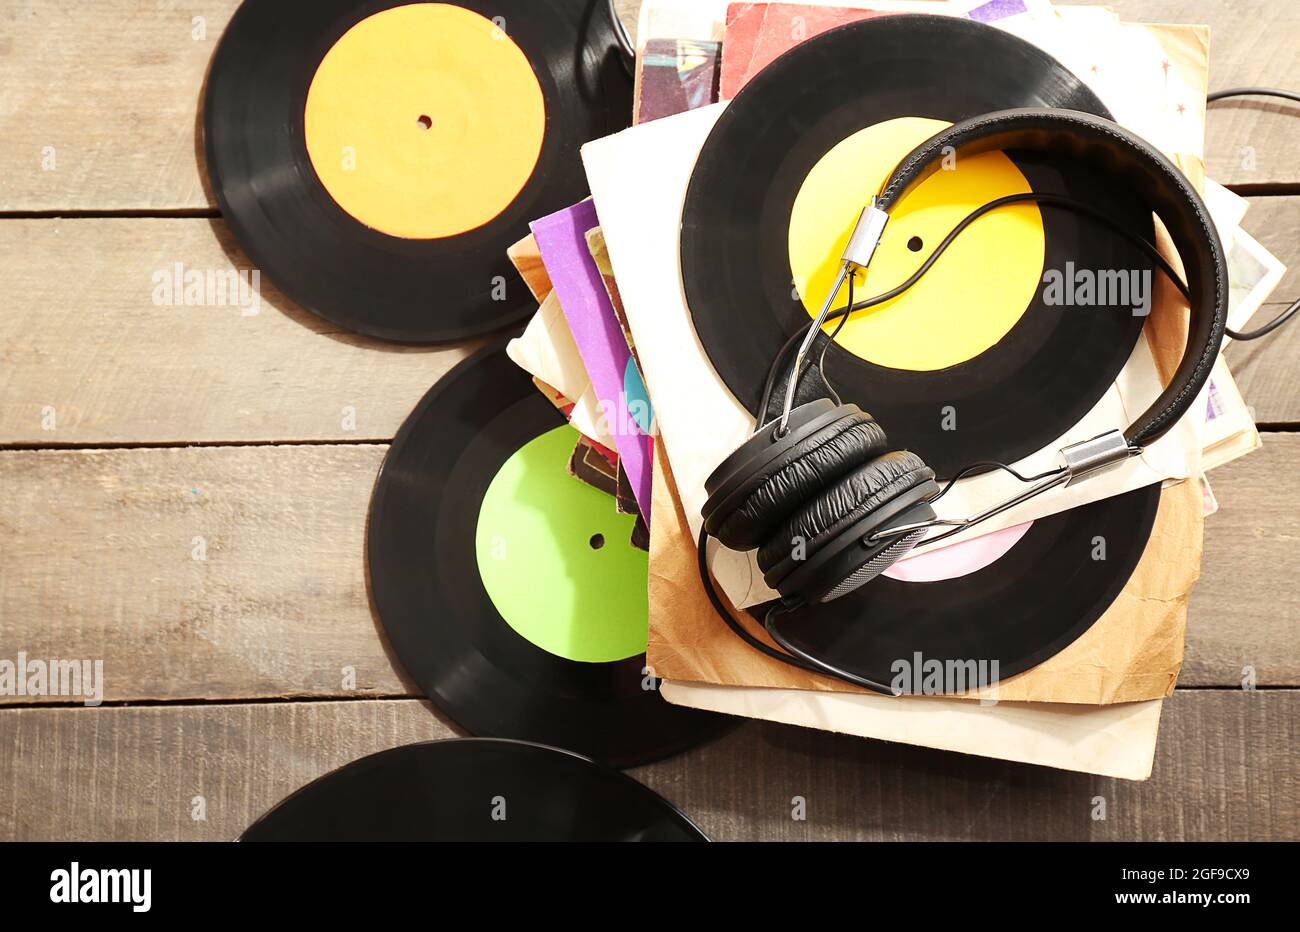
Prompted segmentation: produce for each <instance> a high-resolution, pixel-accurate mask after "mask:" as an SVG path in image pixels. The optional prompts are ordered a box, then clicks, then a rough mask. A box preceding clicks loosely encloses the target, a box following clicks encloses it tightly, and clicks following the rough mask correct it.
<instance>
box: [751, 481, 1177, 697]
mask: <svg viewBox="0 0 1300 932" xmlns="http://www.w3.org/2000/svg"><path fill="white" fill-rule="evenodd" d="M1159 507H1160V486H1158V485H1156V486H1151V487H1150V488H1146V489H1139V490H1137V491H1134V492H1129V493H1127V494H1126V495H1122V496H1119V497H1116V498H1108V499H1103V500H1102V501H1099V502H1096V503H1094V504H1091V505H1084V506H1083V507H1081V508H1075V509H1073V510H1071V511H1067V512H1063V513H1061V514H1057V515H1052V516H1051V517H1048V518H1043V519H1041V520H1039V521H1035V522H1034V523H1033V525H1032V527H1030V528H1029V530H1028V531H1027V532H1026V533H1025V534H1024V536H1023V537H1022V538H1020V540H1019V541H1018V542H1016V543H1015V545H1014V546H1013V547H1012V548H1011V549H1010V550H1009V551H1008V552H1007V553H1006V554H1005V555H1003V556H1002V557H1001V558H1000V559H998V560H996V561H995V562H993V563H992V564H991V565H989V566H986V567H984V568H982V569H979V570H977V571H976V572H973V573H970V574H968V575H966V576H961V577H958V578H955V579H948V580H943V581H936V582H901V581H899V580H896V579H892V578H889V577H888V576H882V577H880V578H877V579H875V580H873V581H872V582H871V583H870V584H869V585H866V586H863V587H862V588H861V589H859V590H858V591H857V592H856V593H853V594H852V595H849V596H845V597H844V598H842V599H839V600H837V601H835V602H829V603H827V604H825V605H818V606H812V607H808V608H803V609H800V610H799V611H797V612H793V613H791V614H789V615H784V616H777V618H776V619H775V620H774V622H773V625H772V628H771V631H772V633H773V635H774V637H776V639H777V641H778V643H781V644H782V645H783V646H786V647H787V648H791V647H792V648H795V649H796V650H797V651H798V652H800V653H803V654H806V655H809V656H813V657H816V658H817V659H818V660H820V661H822V662H823V663H826V664H829V665H830V666H832V667H835V668H837V669H839V670H844V671H846V672H849V673H852V674H854V675H856V676H857V677H859V678H860V679H863V680H867V681H870V682H873V683H876V684H877V685H879V686H882V687H884V688H886V689H892V688H893V687H894V685H895V679H896V677H897V676H898V675H899V674H900V673H902V674H904V679H903V680H902V681H900V688H901V689H902V691H903V692H905V693H911V692H917V691H918V690H916V689H914V688H912V687H913V686H914V684H915V683H917V682H919V675H918V670H919V668H920V667H923V666H924V663H925V662H930V661H937V662H938V663H940V664H943V665H944V666H945V668H946V667H947V665H948V664H949V663H950V662H951V663H954V664H973V666H970V667H969V668H968V669H970V670H971V671H973V672H975V673H977V674H978V677H979V678H980V679H981V680H984V679H989V680H993V681H997V680H1007V679H1009V678H1010V677H1013V676H1015V675H1017V674H1019V673H1023V672H1025V671H1026V670H1030V669H1032V668H1034V667H1036V666H1038V665H1039V664H1041V663H1042V662H1043V661H1045V660H1047V659H1048V658H1050V657H1053V656H1055V655H1056V654H1059V653H1060V652H1061V651H1063V650H1065V648H1067V647H1069V646H1070V645H1071V644H1073V643H1074V642H1075V641H1076V640H1077V639H1078V638H1079V637H1080V636H1082V635H1083V634H1084V632H1086V631H1087V630H1088V629H1089V628H1091V627H1092V626H1093V625H1094V624H1095V623H1096V622H1097V621H1098V620H1099V619H1100V618H1101V616H1102V615H1103V614H1105V612H1106V610H1107V609H1108V608H1110V606H1111V605H1112V604H1114V602H1115V600H1116V599H1117V598H1118V597H1119V594H1120V592H1121V591H1123V589H1124V586H1125V585H1127V583H1128V581H1129V579H1130V578H1131V577H1132V575H1133V572H1134V571H1135V570H1136V569H1137V565H1138V562H1139V561H1140V560H1141V559H1142V554H1143V553H1144V552H1145V551H1146V547H1147V544H1148V543H1149V542H1150V540H1151V531H1152V528H1153V527H1154V526H1155V520H1156V514H1157V512H1158V511H1159ZM754 614H755V615H756V616H758V617H762V615H763V614H764V612H763V610H762V609H755V610H754ZM918 657H919V658H921V659H922V663H921V664H918V663H917V662H916V661H917V658H918ZM900 662H901V663H902V664H903V665H904V666H899V667H896V666H895V664H896V663H900ZM995 663H996V667H995V666H994V664H995ZM914 676H917V677H918V678H917V679H914V678H913V677H914ZM969 685H971V686H972V687H973V686H975V685H977V684H976V683H974V682H971V683H969ZM978 685H980V686H984V685H989V684H988V683H987V682H982V681H981V682H979V683H978ZM952 689H953V687H952V686H951V685H948V686H945V687H944V690H943V691H945V692H951V691H952ZM919 691H925V690H924V689H923V690H919Z"/></svg>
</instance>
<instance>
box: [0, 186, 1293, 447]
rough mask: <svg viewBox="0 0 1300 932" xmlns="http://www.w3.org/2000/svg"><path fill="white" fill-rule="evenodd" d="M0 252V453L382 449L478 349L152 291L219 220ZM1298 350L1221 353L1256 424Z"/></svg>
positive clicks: (1265, 207)
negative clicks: (206, 446) (12, 449)
mask: <svg viewBox="0 0 1300 932" xmlns="http://www.w3.org/2000/svg"><path fill="white" fill-rule="evenodd" d="M1251 201H1252V208H1251V213H1250V214H1249V215H1248V218H1247V228H1248V229H1250V230H1251V231H1253V232H1254V233H1255V234H1256V235H1257V236H1258V238H1260V239H1261V241H1262V242H1264V244H1265V245H1266V246H1267V247H1268V248H1269V249H1270V250H1272V251H1274V252H1275V253H1276V254H1277V255H1278V256H1279V258H1281V259H1283V261H1284V262H1287V263H1288V264H1289V265H1290V267H1291V268H1292V269H1294V270H1295V271H1294V272H1293V273H1292V274H1291V275H1290V276H1289V277H1288V279H1287V281H1286V282H1284V284H1283V286H1282V288H1280V289H1279V290H1278V292H1277V295H1278V296H1279V299H1280V298H1281V296H1284V295H1285V296H1290V295H1292V294H1293V293H1294V294H1296V295H1300V197H1281V198H1273V197H1256V198H1252V199H1251ZM0 254H4V255H6V256H10V257H15V261H11V262H10V263H8V264H7V265H6V267H5V271H4V273H3V280H4V283H5V287H6V288H7V290H8V292H9V293H10V294H11V295H14V296H16V300H13V301H11V302H10V304H9V305H8V306H7V308H6V311H5V313H4V314H2V315H0V397H3V398H4V400H5V403H4V404H3V405H0V446H4V445H11V446H12V445H25V446H38V445H39V446H50V445H61V446H71V445H83V446H84V445H105V444H161V443H179V442H191V443H193V442H227V443H249V442H255V443H260V442H289V443H292V442H301V441H324V440H342V441H356V440H359V439H363V440H375V441H387V440H391V439H392V437H393V436H394V435H395V433H396V431H397V429H398V427H400V426H401V424H402V422H403V420H404V419H405V418H406V416H407V414H408V413H409V412H410V411H411V409H412V408H413V407H414V406H415V404H416V402H418V401H419V399H420V398H421V397H422V396H423V395H424V393H425V392H426V391H427V390H428V389H429V387H430V386H431V385H432V384H433V383H434V382H435V381H437V380H438V379H439V378H440V377H441V376H442V375H443V374H445V372H446V371H447V370H448V369H449V368H451V366H452V365H454V364H455V363H456V362H458V361H459V360H460V359H462V358H463V357H464V356H465V355H466V353H467V352H468V350H470V349H472V348H473V346H474V345H477V344H467V345H465V346H460V347H452V348H448V349H441V350H438V349H428V348H416V347H396V346H391V345H386V344H383V343H380V342H378V341H374V340H370V339H367V338H365V337H358V336H354V335H351V334H345V333H342V332H340V331H339V330H337V328H334V327H333V326H332V325H331V324H328V323H326V322H324V321H322V320H320V319H318V318H316V317H315V316H313V315H311V314H309V313H307V312H305V311H302V310H301V309H299V308H298V307H297V306H296V305H294V304H293V303H292V302H290V301H288V300H287V299H286V298H284V297H283V296H282V295H281V294H280V293H279V292H278V291H277V290H276V289H275V287H274V285H272V284H271V283H270V282H269V281H268V280H266V279H260V285H261V289H260V300H258V301H256V302H255V303H254V304H253V305H252V306H250V307H245V306H240V304H239V299H238V296H237V295H234V294H233V293H228V296H227V299H226V301H225V302H224V303H221V302H220V301H219V300H218V301H215V302H212V303H205V304H204V305H200V306H185V294H184V291H183V289H180V290H178V289H176V288H175V287H171V288H170V294H169V293H168V291H169V289H168V286H167V285H166V284H165V282H166V281H169V280H170V281H173V282H174V281H175V279H176V277H177V276H176V270H177V268H178V267H179V268H180V269H181V271H182V272H183V273H198V274H199V275H201V276H203V278H204V279H205V280H206V279H208V278H212V279H213V280H214V281H215V280H217V279H220V278H224V277H227V276H230V275H233V274H236V273H244V274H246V275H247V276H248V281H249V283H250V284H251V283H252V277H251V276H252V273H253V272H254V271H255V270H253V269H251V267H250V266H251V263H250V262H249V260H248V259H247V258H246V257H245V256H244V255H243V254H242V253H241V252H240V250H239V248H238V247H237V246H236V245H235V243H234V242H233V240H232V239H231V237H230V234H229V231H228V229H227V228H226V226H225V225H224V223H222V222H221V221H220V220H206V219H193V218H189V219H106V220H105V219H99V220H94V219H72V220H69V219H48V220H47V219H41V220H4V221H0ZM214 297H218V298H219V294H215V293H214ZM202 301H203V302H208V301H209V299H208V297H207V295H206V292H205V294H204V295H203V298H202ZM1281 310H1282V307H1280V306H1277V305H1270V306H1269V307H1267V308H1266V309H1265V311H1264V312H1261V314H1260V315H1259V316H1258V317H1257V318H1256V325H1258V324H1259V323H1261V322H1263V321H1264V320H1266V319H1268V316H1271V315H1273V314H1277V313H1279V312H1280V311H1281ZM1297 347H1300V328H1294V327H1293V328H1289V329H1288V330H1286V331H1285V332H1283V333H1281V334H1278V335H1277V336H1276V337H1274V338H1273V339H1270V340H1267V341H1264V342H1262V343H1258V344H1252V345H1243V346H1237V347H1233V348H1232V349H1231V350H1230V352H1229V361H1230V363H1232V365H1233V367H1234V372H1235V374H1236V375H1237V376H1238V379H1239V381H1240V382H1241V385H1242V388H1243V390H1244V392H1245V395H1246V399H1247V403H1248V404H1250V405H1251V406H1252V407H1254V408H1255V409H1256V414H1257V417H1258V419H1259V420H1260V421H1261V422H1263V423H1269V424H1290V423H1296V422H1300V390H1298V389H1300V373H1298V370H1297V367H1296V366H1295V364H1294V360H1295V358H1296V353H1295V350H1296V349H1297ZM51 415H52V416H53V417H52V419H51ZM50 428H52V429H50Z"/></svg>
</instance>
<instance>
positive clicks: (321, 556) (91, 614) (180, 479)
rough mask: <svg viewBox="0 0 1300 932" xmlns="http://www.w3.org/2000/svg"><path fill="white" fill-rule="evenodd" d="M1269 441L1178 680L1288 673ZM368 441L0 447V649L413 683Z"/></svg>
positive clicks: (1281, 550)
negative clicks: (395, 644)
mask: <svg viewBox="0 0 1300 932" xmlns="http://www.w3.org/2000/svg"><path fill="white" fill-rule="evenodd" d="M1267 441H1268V446H1267V447H1266V449H1265V451H1264V452H1262V453H1259V454H1256V455H1254V456H1251V457H1248V458H1246V459H1244V460H1242V461H1240V462H1238V463H1236V464H1233V465H1232V466H1229V467H1226V468H1225V469H1223V470H1221V471H1220V472H1217V473H1216V474H1215V477H1214V486H1215V489H1216V491H1217V492H1218V494H1219V496H1220V498H1221V500H1222V503H1223V511H1222V512H1221V513H1220V514H1219V515H1218V516H1216V517H1215V518H1214V519H1212V520H1211V521H1210V522H1209V526H1208V532H1207V533H1208V540H1207V547H1206V560H1205V566H1204V570H1203V573H1202V578H1201V582H1200V583H1199V584H1198V585H1197V588H1196V591H1195V592H1194V594H1193V598H1192V610H1191V621H1190V629H1189V635H1188V650H1187V660H1186V666H1185V671H1184V675H1183V678H1182V680H1181V684H1182V685H1183V686H1229V687H1231V686H1236V685H1238V684H1239V683H1240V682H1241V678H1242V669H1243V667H1244V666H1246V665H1250V666H1253V667H1255V668H1256V670H1257V671H1258V677H1259V683H1260V684H1261V685H1264V686H1287V685H1289V686H1296V685H1300V658H1297V656H1296V653H1295V632H1296V630H1297V621H1300V596H1297V592H1296V590H1295V587H1294V585H1293V580H1291V579H1290V578H1289V577H1287V576H1286V575H1285V574H1284V573H1279V569H1280V568H1282V567H1286V566H1287V565H1288V564H1289V563H1292V562H1294V561H1293V551H1294V546H1295V541H1296V539H1297V537H1300V491H1298V490H1297V489H1296V488H1295V486H1294V483H1286V482H1281V481H1280V477H1281V476H1282V475H1284V474H1285V473H1286V471H1287V470H1288V468H1290V470H1291V472H1294V463H1295V462H1296V459H1297V457H1300V437H1296V436H1292V435H1271V436H1269V437H1268V438H1267ZM384 452H385V448H383V447H381V446H344V447H331V446H320V447H316V446H308V447H254V448H248V447H219V448H202V449H163V450H115V451H75V452H74V451H20V452H13V451H11V452H7V453H0V657H7V658H9V659H13V657H14V655H15V654H16V653H17V652H18V651H20V650H21V651H26V652H27V653H28V655H29V656H32V657H50V658H60V659H91V660H95V659H102V660H104V662H105V681H106V690H105V698H106V699H107V701H109V702H129V701H139V700H167V701H175V700H200V699H203V700H235V699H268V698H286V697H308V698H338V697H351V696H358V695H360V696H413V695H416V694H417V693H416V691H415V690H414V689H413V687H412V686H411V685H410V684H409V683H407V682H404V679H403V676H402V674H401V673H400V672H399V667H398V666H397V664H396V663H395V662H394V661H393V660H392V659H391V658H390V657H389V655H388V653H387V652H386V650H385V647H384V643H383V639H382V636H381V635H380V633H379V631H380V627H379V625H378V623H377V622H376V620H375V619H374V618H373V616H372V614H371V609H370V604H369V600H368V595H367V589H366V576H365V553H364V534H365V527H366V516H367V510H368V505H369V499H370V493H371V489H372V487H373V484H374V480H375V476H376V474H377V472H378V470H379V466H380V463H381V462H382V458H383V455H384ZM199 539H201V541H200V540H199ZM200 544H201V546H202V549H201V550H199V551H196V548H197V547H199V546H200ZM196 552H200V553H202V554H203V555H204V556H206V559H204V560H196V559H195V558H194V557H195V554H196ZM345 668H350V669H351V670H352V671H354V673H355V678H356V686H355V689H345V688H344V676H345ZM32 701H40V700H33V699H31V698H26V699H24V698H21V697H10V698H0V704H11V705H12V704H15V703H27V702H32ZM48 701H57V700H48ZM65 701H66V700H65Z"/></svg>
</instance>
